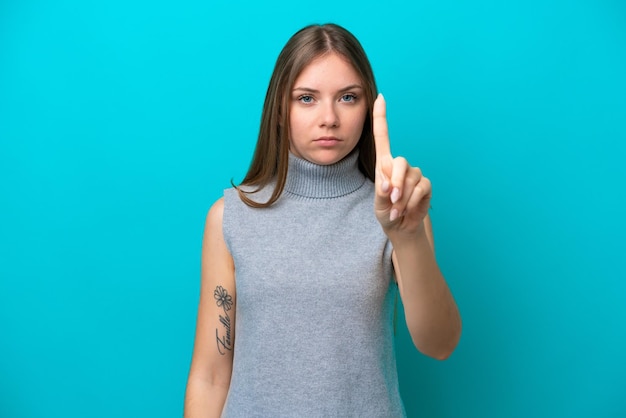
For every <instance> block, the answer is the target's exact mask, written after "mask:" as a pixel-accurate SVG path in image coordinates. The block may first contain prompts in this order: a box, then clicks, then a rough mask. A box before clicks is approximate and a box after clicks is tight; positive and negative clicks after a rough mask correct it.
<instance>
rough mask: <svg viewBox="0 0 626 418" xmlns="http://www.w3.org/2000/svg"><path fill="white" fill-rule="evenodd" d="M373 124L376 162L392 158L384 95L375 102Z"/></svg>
mask: <svg viewBox="0 0 626 418" xmlns="http://www.w3.org/2000/svg"><path fill="white" fill-rule="evenodd" d="M372 123H373V125H374V126H373V130H374V144H375V147H376V160H377V161H380V160H381V157H384V156H390V157H391V147H390V146H389V130H388V128H387V104H386V102H385V98H384V97H383V95H382V94H379V95H378V97H377V98H376V101H374V109H373V111H372Z"/></svg>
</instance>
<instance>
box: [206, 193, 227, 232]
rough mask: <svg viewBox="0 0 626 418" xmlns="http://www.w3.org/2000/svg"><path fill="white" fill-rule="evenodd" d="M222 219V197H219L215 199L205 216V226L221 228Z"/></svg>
mask: <svg viewBox="0 0 626 418" xmlns="http://www.w3.org/2000/svg"><path fill="white" fill-rule="evenodd" d="M223 219H224V198H223V197H220V198H219V199H217V200H216V201H215V202H214V203H213V205H212V206H211V208H210V209H209V212H208V213H207V216H206V227H207V228H216V227H219V229H221V225H222V220H223Z"/></svg>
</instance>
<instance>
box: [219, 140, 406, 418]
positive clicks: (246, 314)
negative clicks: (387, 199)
mask: <svg viewBox="0 0 626 418" xmlns="http://www.w3.org/2000/svg"><path fill="white" fill-rule="evenodd" d="M357 157H358V154H357V153H356V152H355V153H352V154H350V155H349V156H348V157H346V158H345V159H344V160H342V161H340V162H338V163H336V164H333V165H330V166H319V165H316V164H313V163H310V162H308V161H306V160H303V159H300V158H297V157H295V156H293V155H290V157H289V158H290V160H289V171H288V175H287V183H286V186H285V189H284V191H283V193H282V195H281V197H280V198H279V200H278V201H277V202H276V203H275V204H274V205H272V206H271V207H269V208H265V209H255V208H251V207H249V206H247V205H245V204H244V203H243V202H242V201H241V200H240V199H239V197H238V195H237V191H236V190H235V189H228V190H226V191H225V192H224V220H223V230H224V239H225V241H226V244H227V246H228V249H229V251H230V253H231V255H232V257H233V259H234V262H235V280H236V291H237V307H236V319H235V326H234V329H235V343H234V357H233V370H232V378H231V383H230V389H229V392H228V397H227V399H226V404H225V405H224V410H223V413H222V416H223V417H227V418H230V417H246V418H247V417H404V416H405V412H404V407H403V405H402V401H401V399H400V394H399V390H398V377H397V372H396V360H395V353H394V339H393V338H394V337H393V324H392V322H393V310H394V308H393V306H394V301H395V297H396V292H397V286H396V285H395V284H394V283H393V280H392V278H391V275H392V270H391V269H392V266H391V245H390V243H389V241H388V239H387V237H386V236H385V234H384V233H383V231H382V228H381V227H380V224H379V223H378V222H377V220H376V217H375V215H374V209H373V203H374V185H373V183H372V182H371V181H370V180H369V179H366V178H365V177H364V176H363V174H361V172H360V171H359V170H358V165H357ZM271 191H272V187H271V186H270V187H266V188H264V189H263V190H261V191H259V192H257V193H255V194H254V195H251V196H252V197H253V198H254V199H255V200H257V199H258V201H259V202H261V201H263V202H264V201H267V200H268V198H269V196H270V194H271Z"/></svg>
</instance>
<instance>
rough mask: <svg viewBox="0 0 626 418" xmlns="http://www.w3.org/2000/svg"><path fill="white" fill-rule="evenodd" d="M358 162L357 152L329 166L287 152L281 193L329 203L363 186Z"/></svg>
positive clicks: (363, 178)
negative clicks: (287, 169)
mask: <svg viewBox="0 0 626 418" xmlns="http://www.w3.org/2000/svg"><path fill="white" fill-rule="evenodd" d="M358 160H359V152H358V150H355V151H353V152H352V153H350V154H349V155H348V156H346V157H345V158H344V159H343V160H341V161H339V162H337V163H335V164H331V165H318V164H315V163H312V162H310V161H307V160H305V159H302V158H299V157H296V156H295V155H293V154H292V153H291V152H290V153H289V171H288V172H287V182H286V184H285V192H288V193H290V194H292V195H296V196H299V197H304V198H313V199H330V198H334V197H340V196H344V195H347V194H349V193H352V192H354V191H356V190H358V189H359V188H360V187H361V186H362V185H363V183H365V176H364V175H363V173H361V171H359V161H358Z"/></svg>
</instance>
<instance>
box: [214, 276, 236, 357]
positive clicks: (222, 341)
mask: <svg viewBox="0 0 626 418" xmlns="http://www.w3.org/2000/svg"><path fill="white" fill-rule="evenodd" d="M213 296H214V297H215V300H216V302H217V306H218V307H220V308H222V309H224V315H220V316H219V320H220V324H221V325H222V328H223V330H222V333H221V334H222V336H221V337H220V329H219V328H216V329H215V339H216V341H217V351H218V352H219V353H220V354H221V355H224V354H226V351H232V349H233V340H232V336H231V329H232V324H231V321H230V315H228V311H230V309H231V308H232V307H233V298H232V296H231V295H229V294H228V292H227V291H226V289H224V288H223V287H222V286H217V287H216V288H215V292H213Z"/></svg>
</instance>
